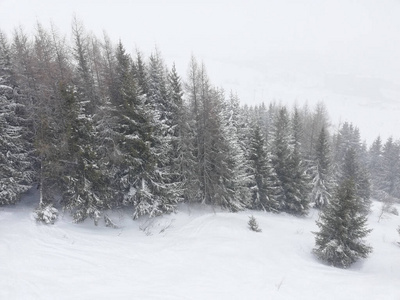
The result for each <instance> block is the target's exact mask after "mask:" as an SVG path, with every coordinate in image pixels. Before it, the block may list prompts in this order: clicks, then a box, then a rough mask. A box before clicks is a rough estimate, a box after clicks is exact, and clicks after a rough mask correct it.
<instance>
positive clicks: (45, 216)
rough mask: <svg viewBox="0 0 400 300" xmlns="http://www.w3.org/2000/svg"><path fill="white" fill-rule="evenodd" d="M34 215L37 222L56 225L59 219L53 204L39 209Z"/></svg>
mask: <svg viewBox="0 0 400 300" xmlns="http://www.w3.org/2000/svg"><path fill="white" fill-rule="evenodd" d="M34 215H35V219H36V221H37V222H41V223H45V224H54V222H55V221H56V220H57V218H58V210H57V209H56V208H55V207H53V204H49V205H46V206H44V207H42V208H40V207H39V208H38V209H36V210H35V212H34Z"/></svg>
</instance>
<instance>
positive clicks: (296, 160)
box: [271, 107, 309, 215]
mask: <svg viewBox="0 0 400 300" xmlns="http://www.w3.org/2000/svg"><path fill="white" fill-rule="evenodd" d="M300 128H301V126H300V123H299V119H298V115H296V114H295V115H294V119H293V123H292V125H291V123H290V118H289V115H288V112H287V110H286V108H284V107H283V108H281V109H280V110H279V111H278V113H277V115H276V117H275V122H274V130H273V132H272V135H271V146H272V155H273V156H272V163H273V166H274V168H275V171H276V174H277V176H278V179H279V181H280V183H281V185H282V195H281V197H282V199H283V200H282V201H283V207H282V209H283V210H284V211H286V212H288V213H291V214H295V215H303V214H306V213H307V211H308V208H309V200H308V193H309V179H308V176H307V174H306V173H305V166H304V165H303V162H302V158H301V154H300V143H299V135H300V131H299V130H300Z"/></svg>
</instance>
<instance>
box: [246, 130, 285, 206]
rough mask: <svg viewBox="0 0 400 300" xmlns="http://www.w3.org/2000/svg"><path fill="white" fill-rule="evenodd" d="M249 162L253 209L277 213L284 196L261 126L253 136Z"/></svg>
mask: <svg viewBox="0 0 400 300" xmlns="http://www.w3.org/2000/svg"><path fill="white" fill-rule="evenodd" d="M249 162H250V163H251V165H250V167H249V169H248V172H249V173H250V176H251V179H252V183H251V184H250V189H251V191H252V203H251V208H253V209H262V210H266V211H273V212H277V211H279V208H280V202H279V200H280V197H281V196H280V195H281V194H282V191H281V186H280V182H279V180H278V177H277V175H276V173H275V170H274V168H273V167H272V165H271V161H270V158H269V155H268V152H267V151H266V146H265V142H264V136H263V135H262V134H261V130H260V127H259V126H256V128H255V129H254V133H253V135H252V139H251V143H250V149H249Z"/></svg>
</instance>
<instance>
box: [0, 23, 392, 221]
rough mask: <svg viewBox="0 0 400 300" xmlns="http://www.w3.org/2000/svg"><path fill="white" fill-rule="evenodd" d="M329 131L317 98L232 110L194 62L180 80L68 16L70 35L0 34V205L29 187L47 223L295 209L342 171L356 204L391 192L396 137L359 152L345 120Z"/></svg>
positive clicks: (153, 58) (327, 191)
mask: <svg viewBox="0 0 400 300" xmlns="http://www.w3.org/2000/svg"><path fill="white" fill-rule="evenodd" d="M331 131H332V130H331V127H330V124H329V121H328V114H327V111H326V109H325V107H324V105H323V104H322V103H320V104H318V105H317V106H316V107H315V108H309V107H308V106H304V107H293V108H288V107H285V106H283V105H281V104H279V103H271V104H269V105H268V106H266V105H264V104H261V105H258V106H255V107H249V106H246V105H240V101H239V99H238V97H237V96H236V95H235V94H234V93H230V94H226V93H225V92H224V91H223V90H222V89H220V88H218V87H216V86H214V85H213V84H212V83H211V81H210V79H209V77H208V75H207V72H206V68H205V66H204V65H203V64H201V63H199V62H198V61H197V60H196V59H195V58H192V59H191V61H190V63H189V67H188V73H187V75H186V76H185V77H184V79H182V78H181V77H180V75H179V74H177V71H176V69H175V67H174V66H171V67H168V66H166V65H165V63H164V61H163V58H162V56H161V53H160V52H159V51H157V50H155V51H154V52H153V53H151V54H150V56H149V57H145V56H144V55H143V54H142V53H140V52H137V53H136V54H135V55H133V56H132V55H130V54H129V53H127V51H126V50H125V47H124V45H123V44H122V42H121V41H119V42H118V43H117V44H113V43H112V42H111V41H110V39H109V38H108V37H107V35H104V36H103V37H102V38H99V37H97V36H95V35H93V34H89V33H88V32H87V31H85V29H84V27H83V25H82V24H81V23H80V22H79V21H77V20H76V19H75V20H74V21H73V25H72V40H71V42H69V41H68V40H67V39H66V38H65V37H63V36H60V35H59V33H58V32H57V30H56V29H55V28H54V27H52V28H50V29H49V30H48V29H45V28H44V27H43V26H42V25H41V24H37V26H36V31H35V33H34V34H33V36H28V35H27V34H26V33H25V32H24V31H23V30H22V29H16V30H15V31H14V32H13V34H12V36H11V38H8V37H6V35H5V34H4V33H1V32H0V132H1V136H0V150H1V152H0V171H1V172H0V204H1V205H7V204H14V203H16V202H17V201H18V200H19V198H20V197H21V194H22V193H24V192H25V191H27V190H28V189H30V188H31V187H32V186H37V188H38V189H39V190H40V200H39V203H38V209H37V211H36V214H37V217H38V219H39V220H42V221H45V222H47V223H51V222H54V220H55V218H56V216H57V209H60V208H62V209H64V210H67V211H69V212H70V213H71V214H72V215H73V217H74V220H75V221H76V222H81V221H84V220H85V219H86V218H88V217H89V218H92V219H93V220H94V222H95V224H97V222H98V220H99V219H100V218H101V217H103V216H104V212H105V211H106V210H110V209H115V208H121V207H129V208H130V209H131V210H132V215H133V217H134V218H137V217H140V216H142V215H148V216H150V217H152V216H156V215H160V214H164V213H169V212H173V211H174V210H175V208H176V205H177V204H178V203H179V202H189V203H193V202H195V203H204V204H210V205H217V206H221V207H223V208H225V209H227V210H230V211H239V210H243V209H246V208H251V209H258V210H266V211H272V212H281V211H283V212H288V213H291V214H294V215H304V214H307V212H308V210H309V208H310V206H311V205H313V206H316V207H318V208H322V207H325V206H326V205H327V204H328V203H329V202H330V201H331V199H332V197H333V195H334V190H335V189H336V186H337V185H338V184H339V183H341V182H348V181H349V180H351V181H352V182H354V192H355V199H357V201H359V202H360V203H361V204H362V209H363V211H364V212H367V211H368V210H369V205H370V200H369V199H370V194H371V188H372V192H373V193H375V194H376V195H380V197H383V196H382V195H384V197H400V184H399V182H400V178H399V177H400V172H399V166H400V144H399V142H397V141H393V139H389V140H388V141H387V142H385V143H384V144H382V141H381V140H380V139H379V138H378V139H377V140H376V141H375V142H374V143H373V145H372V146H371V148H370V149H367V146H366V144H365V143H362V141H361V138H360V133H359V130H358V128H357V127H355V126H353V125H352V124H350V123H344V124H342V125H341V126H340V128H339V129H338V131H337V132H331ZM108 222H112V221H111V220H108V219H106V223H108Z"/></svg>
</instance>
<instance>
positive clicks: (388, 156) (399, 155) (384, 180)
mask: <svg viewBox="0 0 400 300" xmlns="http://www.w3.org/2000/svg"><path fill="white" fill-rule="evenodd" d="M382 165H383V166H382V176H381V178H380V187H381V189H382V190H383V191H385V192H386V193H388V194H389V195H391V196H394V197H397V198H400V146H399V144H398V143H396V142H395V141H393V138H392V137H389V138H388V139H387V141H386V142H385V144H384V146H383V149H382Z"/></svg>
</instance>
